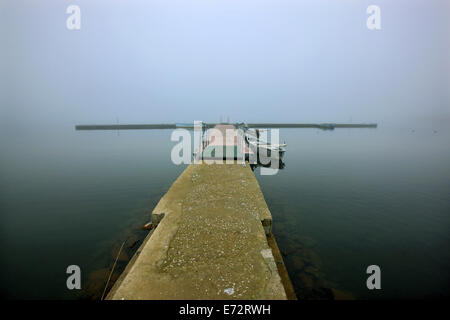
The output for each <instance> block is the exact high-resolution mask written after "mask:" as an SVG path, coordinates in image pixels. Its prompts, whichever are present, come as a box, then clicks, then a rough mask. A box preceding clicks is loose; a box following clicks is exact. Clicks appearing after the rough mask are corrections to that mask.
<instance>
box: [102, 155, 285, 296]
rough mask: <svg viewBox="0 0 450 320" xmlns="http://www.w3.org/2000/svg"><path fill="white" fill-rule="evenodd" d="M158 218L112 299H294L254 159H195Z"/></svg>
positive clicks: (156, 212) (160, 206)
mask: <svg viewBox="0 0 450 320" xmlns="http://www.w3.org/2000/svg"><path fill="white" fill-rule="evenodd" d="M152 220H153V221H154V222H159V221H160V222H159V224H158V226H157V228H156V229H155V230H154V232H153V233H152V234H151V237H150V236H149V237H150V238H148V239H147V241H146V242H145V244H144V245H143V246H142V247H141V248H140V249H139V251H138V256H137V257H136V258H135V259H134V263H133V265H132V266H130V268H127V273H126V274H125V275H123V277H121V278H122V279H121V281H118V282H117V283H116V284H115V286H114V287H113V289H112V290H111V292H110V293H109V295H108V299H117V300H122V299H286V294H285V290H284V287H283V285H282V283H281V279H280V276H279V274H278V270H277V266H276V264H275V260H274V257H273V254H272V251H271V249H270V247H269V245H268V243H267V239H266V232H270V226H271V215H270V212H269V210H268V208H267V204H266V202H265V200H264V197H263V195H262V192H261V190H260V188H259V185H258V182H257V181H256V178H255V176H254V174H253V172H252V171H251V169H250V166H249V165H248V164H247V165H246V166H243V165H242V164H240V163H233V164H225V163H224V164H211V165H208V164H191V165H189V166H188V167H187V169H186V170H185V171H184V172H183V173H182V174H181V175H180V176H179V177H178V179H177V180H176V181H175V183H174V184H173V185H172V187H171V188H170V189H169V191H168V192H167V193H166V194H165V196H164V197H163V198H162V199H161V200H160V202H159V203H158V205H157V206H156V208H155V209H154V210H153V217H152ZM158 220H159V221H158ZM262 222H264V223H265V224H266V231H265V230H264V227H263V224H262ZM267 226H268V227H267Z"/></svg>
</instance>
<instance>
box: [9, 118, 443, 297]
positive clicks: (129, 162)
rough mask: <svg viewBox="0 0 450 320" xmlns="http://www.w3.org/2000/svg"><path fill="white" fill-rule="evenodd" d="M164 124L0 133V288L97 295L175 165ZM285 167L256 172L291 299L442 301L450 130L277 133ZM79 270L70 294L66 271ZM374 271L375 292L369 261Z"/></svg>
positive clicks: (17, 293)
mask: <svg viewBox="0 0 450 320" xmlns="http://www.w3.org/2000/svg"><path fill="white" fill-rule="evenodd" d="M170 134H171V130H155V131H145V130H143V131H122V132H120V134H118V133H117V132H115V131H86V132H76V131H74V129H73V127H70V128H66V129H62V130H58V132H55V133H51V134H44V133H40V132H36V133H35V134H30V133H28V134H11V135H3V136H2V138H1V141H0V142H1V147H2V152H1V154H0V211H1V238H0V239H1V248H2V249H1V259H0V261H1V271H2V272H1V287H2V288H1V293H2V296H3V297H6V298H10V299H24V298H26V299H42V298H43V299H79V298H99V297H100V296H101V294H102V291H103V289H104V286H105V283H106V279H107V277H108V275H109V269H110V268H111V267H112V264H113V262H114V259H115V258H116V256H117V253H118V249H119V247H120V246H121V245H122V243H124V241H125V245H124V250H123V252H122V254H121V255H120V256H119V261H118V265H117V267H116V269H115V270H116V272H115V273H114V274H113V280H114V279H115V278H117V276H118V275H119V273H120V271H122V270H123V268H124V267H125V265H126V263H127V261H128V260H129V258H130V257H131V256H132V254H133V252H134V251H135V250H136V249H137V247H138V246H139V245H140V243H141V242H142V240H143V239H144V237H145V235H146V234H147V232H146V231H142V230H141V229H140V227H141V226H142V225H143V224H145V223H146V222H148V221H149V220H150V212H151V210H152V209H153V207H154V206H155V205H156V203H157V202H158V201H159V199H160V198H161V196H162V195H163V194H164V193H165V192H166V191H167V190H168V189H169V187H170V185H171V184H172V182H173V181H174V180H175V179H176V178H177V177H178V176H179V174H180V173H181V172H182V171H183V170H184V168H185V167H186V166H185V165H181V166H176V165H174V164H172V163H171V161H170V151H171V148H172V146H173V145H174V143H173V142H171V141H170ZM280 137H281V140H285V141H286V143H287V144H288V147H287V152H286V155H285V157H284V162H285V165H286V167H285V168H284V169H283V170H280V171H279V173H278V174H277V175H274V176H261V175H260V174H259V169H256V170H255V174H256V177H257V179H258V181H259V183H260V185H261V188H262V191H263V193H264V196H265V198H266V201H267V204H268V206H269V208H270V210H271V212H272V216H273V228H274V234H275V237H276V239H277V241H278V245H279V247H280V250H281V251H282V253H283V255H284V259H285V262H286V265H287V269H288V271H289V274H290V277H291V279H292V282H293V284H294V287H295V288H296V290H297V294H298V296H299V297H300V298H320V297H323V290H322V288H334V289H337V290H339V291H342V292H343V293H344V294H347V295H351V296H353V297H356V298H364V299H377V298H385V299H386V298H387V299H391V298H392V299H396V298H401V299H405V298H436V297H442V296H447V297H448V296H449V289H448V284H449V283H450V282H449V280H450V279H449V272H448V270H449V268H450V250H449V245H450V234H449V230H450V228H449V227H450V197H449V195H450V148H449V144H448V142H449V141H450V139H449V138H450V131H448V130H447V131H443V130H439V131H438V132H433V130H432V129H415V131H414V132H413V131H412V130H411V128H386V127H382V126H380V127H379V128H378V129H337V130H335V131H331V132H328V131H327V132H325V131H318V130H315V129H284V130H280ZM72 264H76V265H79V266H80V267H81V270H82V288H83V289H82V290H81V292H79V291H76V290H73V291H70V290H68V289H67V288H66V277H67V274H66V268H67V266H69V265H72ZM372 264H375V265H378V266H380V268H381V286H382V289H381V290H376V291H370V290H368V289H367V287H366V279H367V277H368V275H367V274H366V268H367V267H368V266H369V265H372Z"/></svg>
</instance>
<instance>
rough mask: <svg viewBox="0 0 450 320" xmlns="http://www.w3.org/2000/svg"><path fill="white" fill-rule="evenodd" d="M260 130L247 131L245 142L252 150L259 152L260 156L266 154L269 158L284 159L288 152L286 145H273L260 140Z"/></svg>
mask: <svg viewBox="0 0 450 320" xmlns="http://www.w3.org/2000/svg"><path fill="white" fill-rule="evenodd" d="M260 132H261V130H260V129H247V130H246V131H245V141H246V142H247V143H248V145H249V146H250V147H252V149H260V150H258V154H261V153H262V154H264V155H267V156H268V157H272V156H274V157H276V156H279V157H283V155H284V153H285V152H286V143H282V144H272V143H269V142H267V141H264V140H262V139H261V138H260Z"/></svg>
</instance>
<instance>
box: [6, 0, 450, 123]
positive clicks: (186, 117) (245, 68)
mask: <svg viewBox="0 0 450 320" xmlns="http://www.w3.org/2000/svg"><path fill="white" fill-rule="evenodd" d="M70 4H76V5H79V6H80V8H81V30H76V31H70V30H68V29H67V28H66V19H67V17H68V15H67V14H66V8H67V7H68V6H69V5H70ZM371 4H376V5H378V6H380V7H381V27H382V29H381V30H377V31H371V30H368V29H367V27H366V19H367V17H368V15H367V13H366V8H367V7H368V5H371ZM449 20H450V15H449V1H445V0H442V1H437V0H434V1H430V0H423V1H412V0H408V1H400V0H396V1H381V0H370V1H356V0H340V1H336V0H328V1H325V0H322V1H317V0H314V1H300V0H298V1H283V0H273V1H265V0H255V1H249V0H220V1H219V0H216V1H215V0H179V1H173V0H162V1H154V0H149V1H138V0H120V1H119V0H108V1H107V0H89V1H88V0H45V1H44V0H40V1H24V0H6V1H5V0H2V1H1V3H0V46H1V50H0V86H1V88H0V90H1V91H0V96H1V97H0V99H1V100H0V108H1V109H0V125H1V127H2V128H19V129H20V128H22V129H23V128H25V127H26V126H29V125H31V124H32V125H33V126H38V127H39V126H42V127H43V126H55V127H57V126H70V127H71V128H73V125H75V124H89V123H116V121H117V119H119V122H120V123H159V122H163V123H166V122H167V123H174V122H188V121H193V120H203V121H207V122H208V121H219V119H220V117H221V116H222V117H223V119H226V117H227V116H228V117H230V119H231V120H232V121H247V122H258V121H259V122H264V121H266V122H269V121H271V122H349V121H353V122H378V123H381V124H388V125H396V124H404V123H408V122H413V121H418V120H426V121H428V122H430V123H433V124H435V123H437V122H441V123H448V122H449V121H450V94H449V91H450V90H449V86H450V85H449V84H450V82H449V74H450V67H449V65H450V62H449V61H450V58H449V57H450V52H449V51H450V50H449V48H450V44H449V43H450V40H449V39H450V36H449V29H450V28H449V23H450V22H449Z"/></svg>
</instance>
